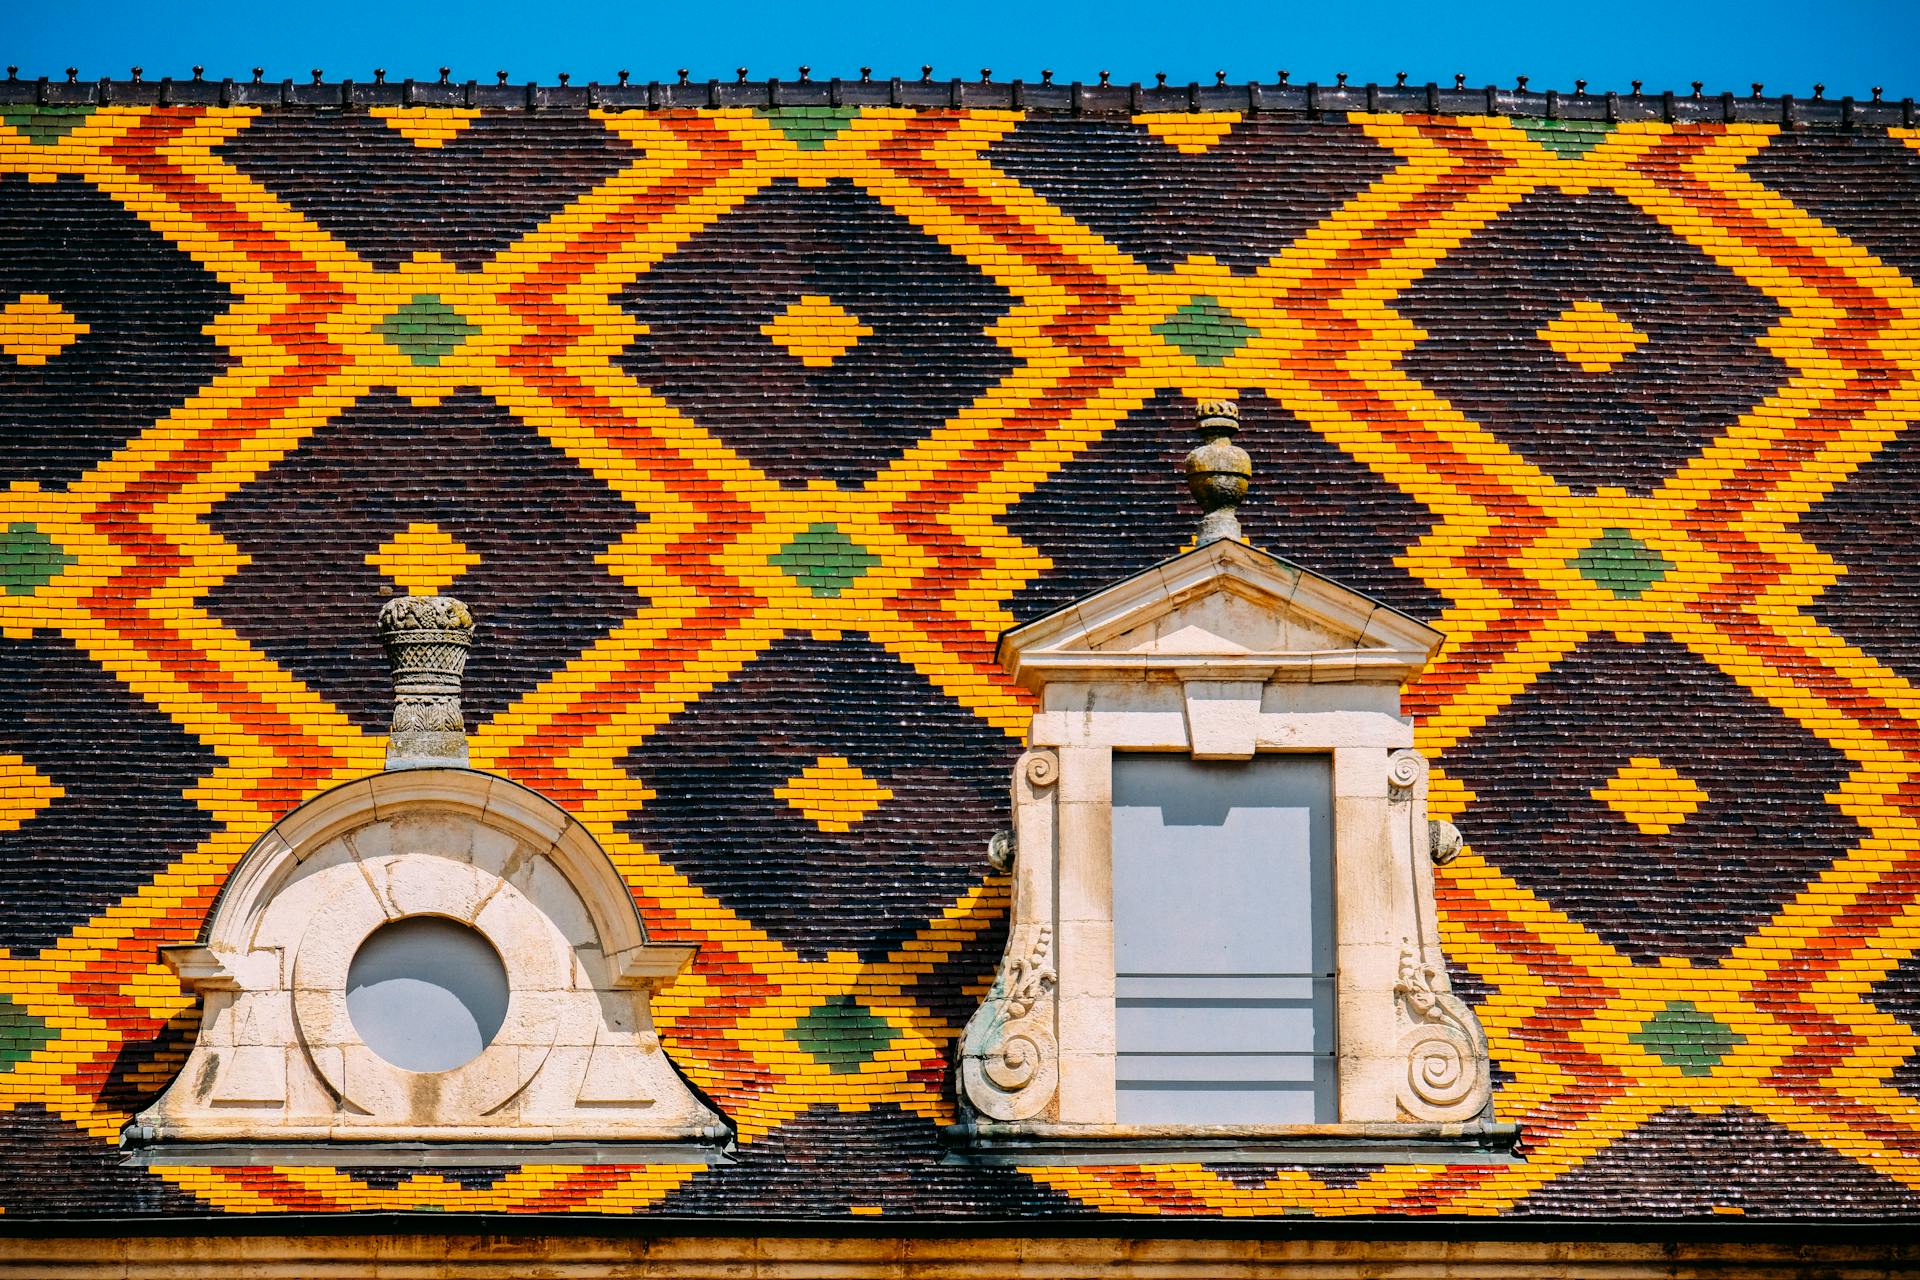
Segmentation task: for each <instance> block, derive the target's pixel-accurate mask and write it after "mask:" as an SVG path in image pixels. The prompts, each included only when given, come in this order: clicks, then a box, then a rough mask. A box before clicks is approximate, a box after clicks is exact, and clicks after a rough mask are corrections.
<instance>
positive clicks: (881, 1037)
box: [787, 996, 899, 1076]
mask: <svg viewBox="0 0 1920 1280" xmlns="http://www.w3.org/2000/svg"><path fill="white" fill-rule="evenodd" d="M787 1038H788V1039H789V1040H792V1041H793V1042H794V1043H796V1044H798V1045H799V1046H800V1047H801V1048H802V1049H805V1050H806V1051H807V1052H808V1053H810V1054H812V1055H813V1060H814V1061H815V1062H818V1063H819V1064H820V1065H821V1066H823V1067H825V1068H826V1069H827V1070H829V1071H831V1072H833V1073H834V1074H835V1075H843V1076H844V1075H852V1074H854V1073H855V1072H857V1071H859V1070H860V1067H861V1064H862V1063H866V1062H870V1061H872V1059H873V1056H874V1055H875V1054H877V1053H879V1052H880V1051H881V1050H882V1049H885V1048H886V1047H887V1046H888V1045H890V1044H892V1043H893V1042H894V1041H895V1040H896V1039H898V1038H899V1033H898V1032H896V1031H895V1030H894V1029H893V1026H892V1024H891V1023H889V1022H888V1021H887V1020H886V1019H885V1018H880V1017H876V1016H874V1015H873V1014H872V1013H871V1012H869V1011H868V1009H867V1007H866V1006H865V1005H863V1004H861V1003H860V1002H859V1001H858V1000H855V999H854V998H853V997H852V996H834V997H833V998H832V999H830V1000H823V1001H821V1002H820V1003H819V1004H817V1005H815V1006H814V1007H813V1008H811V1009H809V1010H807V1013H806V1016H805V1017H803V1018H801V1019H800V1021H798V1022H796V1023H794V1025H793V1028H792V1030H790V1031H788V1032H787Z"/></svg>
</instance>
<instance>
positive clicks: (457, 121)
mask: <svg viewBox="0 0 1920 1280" xmlns="http://www.w3.org/2000/svg"><path fill="white" fill-rule="evenodd" d="M368 114H369V115H371V116H373V117H374V118H375V119H376V120H384V121H386V123H387V128H389V129H391V130H393V131H394V132H395V133H397V134H399V135H400V136H401V137H403V138H405V139H406V140H407V141H408V142H411V143H412V144H413V145H414V146H416V147H426V148H435V147H444V146H446V145H447V144H448V143H449V142H452V141H453V140H454V139H455V138H457V137H459V136H460V135H461V134H462V133H464V132H466V129H467V126H468V125H470V124H472V123H473V122H474V121H475V120H477V119H479V117H480V113H479V112H478V111H473V110H468V109H465V108H460V107H375V108H373V110H372V111H370V112H368Z"/></svg>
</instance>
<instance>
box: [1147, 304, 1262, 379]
mask: <svg viewBox="0 0 1920 1280" xmlns="http://www.w3.org/2000/svg"><path fill="white" fill-rule="evenodd" d="M1153 331H1154V332H1155V333H1157V334H1159V335H1160V336H1161V337H1163V338H1165V339H1166V340H1167V341H1168V342H1170V343H1172V344H1173V345H1174V346H1176V347H1178V348H1180V350H1181V352H1182V353H1184V354H1185V355H1186V356H1187V357H1188V358H1189V359H1191V360H1193V361H1194V362H1195V363H1197V364H1203V365H1207V366H1209V367H1213V366H1217V365H1222V364H1225V363H1226V362H1227V357H1228V356H1230V355H1232V354H1233V353H1234V352H1236V351H1238V350H1239V349H1240V348H1242V347H1244V346H1246V345H1247V343H1248V341H1249V340H1250V339H1252V338H1253V337H1254V336H1255V335H1256V334H1257V333H1258V332H1259V330H1257V329H1255V328H1254V327H1253V326H1252V325H1249V324H1248V323H1246V322H1245V321H1244V320H1242V319H1241V318H1240V317H1239V316H1236V315H1235V314H1233V312H1231V311H1229V310H1227V309H1226V307H1224V306H1222V305H1221V303H1220V299H1218V298H1215V297H1211V296H1209V295H1207V294H1198V295H1196V296H1194V297H1192V298H1189V299H1187V300H1186V301H1185V302H1184V303H1182V304H1181V305H1180V309H1179V310H1178V311H1175V312H1174V313H1173V314H1172V315H1170V316H1168V317H1167V318H1166V319H1165V320H1162V321H1161V322H1160V323H1159V324H1157V325H1155V326H1153Z"/></svg>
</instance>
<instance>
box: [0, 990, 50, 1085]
mask: <svg viewBox="0 0 1920 1280" xmlns="http://www.w3.org/2000/svg"><path fill="white" fill-rule="evenodd" d="M53 1038H54V1033H53V1029H52V1028H51V1027H49V1026H48V1025H47V1024H46V1023H44V1022H42V1021H40V1019H38V1018H36V1017H34V1016H33V1015H32V1014H30V1013H28V1012H27V1011H26V1010H25V1009H22V1008H21V1007H20V1006H19V1005H17V1004H15V1003H14V1002H13V1001H12V1000H10V999H8V998H7V997H6V996H0V1071H11V1070H13V1069H14V1068H15V1067H17V1066H19V1065H20V1064H21V1063H23V1062H25V1061H26V1060H27V1059H28V1058H31V1057H32V1056H33V1055H34V1053H35V1052H36V1051H37V1050H39V1049H40V1047H41V1046H43V1045H46V1044H49V1043H51V1042H52V1040H53Z"/></svg>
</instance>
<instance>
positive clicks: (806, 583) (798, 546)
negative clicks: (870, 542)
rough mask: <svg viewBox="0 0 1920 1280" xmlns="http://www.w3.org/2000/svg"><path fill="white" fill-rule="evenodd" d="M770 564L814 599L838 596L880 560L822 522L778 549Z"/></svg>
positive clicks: (812, 525) (837, 530)
mask: <svg viewBox="0 0 1920 1280" xmlns="http://www.w3.org/2000/svg"><path fill="white" fill-rule="evenodd" d="M773 562H774V563H775V564H777V565H779V566H780V568H781V569H782V570H784V571H785V572H786V574H787V576H789V577H791V578H792V579H793V580H794V581H796V582H798V583H799V584H800V585H801V586H803V587H805V588H806V589H807V590H809V591H811V592H813V594H815V595H816V596H837V595H839V594H840V593H841V592H842V591H845V590H846V589H847V588H848V587H850V586H852V585H853V584H854V583H856V582H858V581H859V580H860V578H861V576H862V575H864V574H865V573H866V571H867V570H869V569H871V568H873V566H874V565H877V564H879V563H880V557H879V556H876V555H874V554H873V553H872V552H870V551H868V550H867V549H866V548H865V547H863V546H861V545H860V544H859V543H857V542H855V541H854V540H853V539H852V538H849V537H848V536H847V535H846V534H844V533H842V532H840V526H839V525H836V524H830V523H826V522H822V523H820V524H811V525H808V526H807V527H806V528H805V529H804V530H802V531H801V532H799V533H797V534H795V535H794V536H793V539H792V541H790V542H788V543H787V545H786V546H784V547H782V548H780V550H779V552H778V554H776V555H775V556H774V557H773Z"/></svg>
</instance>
